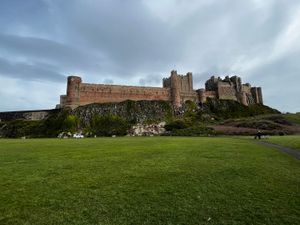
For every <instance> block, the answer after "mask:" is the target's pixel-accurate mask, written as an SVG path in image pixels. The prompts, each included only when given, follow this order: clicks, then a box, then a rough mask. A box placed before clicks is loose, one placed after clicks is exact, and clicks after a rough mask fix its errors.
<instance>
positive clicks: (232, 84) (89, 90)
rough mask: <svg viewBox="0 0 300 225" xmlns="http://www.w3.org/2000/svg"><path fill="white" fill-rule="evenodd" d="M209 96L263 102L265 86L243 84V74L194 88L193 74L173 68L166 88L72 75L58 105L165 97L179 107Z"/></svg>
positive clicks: (164, 98)
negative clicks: (98, 81) (85, 79)
mask: <svg viewBox="0 0 300 225" xmlns="http://www.w3.org/2000/svg"><path fill="white" fill-rule="evenodd" d="M207 98H218V99H230V100H235V101H238V102H240V103H242V104H244V105H249V104H256V103H257V104H262V103H263V100H262V91H261V88H260V87H251V86H250V84H242V82H241V78H240V77H237V76H233V77H230V78H229V77H228V76H227V77H225V79H221V78H220V77H218V78H215V77H211V78H210V79H209V80H208V81H206V83H205V89H198V90H194V89H193V75H192V73H190V72H189V73H187V74H186V75H179V74H177V71H175V70H173V71H171V75H170V77H168V78H164V79H163V87H162V88H159V87H139V86H123V85H106V84H88V83H82V80H81V78H80V77H78V76H69V77H68V83H67V94H66V95H61V96H60V104H59V105H58V107H59V108H64V107H71V108H72V109H74V108H76V107H78V106H81V105H87V104H91V103H107V102H122V101H125V100H133V101H139V100H163V101H170V102H172V105H173V106H174V107H175V108H178V107H180V106H181V105H182V104H183V103H184V102H185V101H187V100H191V101H193V102H195V103H199V102H202V103H203V102H205V101H206V100H207Z"/></svg>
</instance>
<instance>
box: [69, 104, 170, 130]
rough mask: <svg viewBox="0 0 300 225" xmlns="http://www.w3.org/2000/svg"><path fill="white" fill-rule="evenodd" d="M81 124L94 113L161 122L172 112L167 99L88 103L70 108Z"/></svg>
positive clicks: (87, 120)
mask: <svg viewBox="0 0 300 225" xmlns="http://www.w3.org/2000/svg"><path fill="white" fill-rule="evenodd" d="M71 113H72V114H74V115H76V116H77V117H78V118H79V119H80V121H81V123H82V125H84V126H85V125H87V124H89V122H90V121H91V119H92V118H93V117H94V116H95V115H108V114H110V115H115V116H119V117H122V118H124V119H126V120H128V121H130V122H132V123H146V122H148V123H149V122H151V121H153V122H161V121H163V120H165V118H166V117H168V116H171V115H172V114H173V110H172V105H171V103H170V102H167V101H129V100H128V101H124V102H120V103H102V104H98V103H95V104H90V105H85V106H80V107H77V108H76V109H74V110H72V112H71Z"/></svg>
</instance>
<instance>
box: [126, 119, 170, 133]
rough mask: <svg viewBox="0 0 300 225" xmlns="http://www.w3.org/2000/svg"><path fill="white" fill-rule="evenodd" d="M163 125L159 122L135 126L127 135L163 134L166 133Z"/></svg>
mask: <svg viewBox="0 0 300 225" xmlns="http://www.w3.org/2000/svg"><path fill="white" fill-rule="evenodd" d="M165 125H166V123H165V122H161V123H158V124H137V125H135V126H133V127H132V128H131V129H130V130H129V131H128V135H130V136H153V135H160V134H164V133H165V132H166V129H165Z"/></svg>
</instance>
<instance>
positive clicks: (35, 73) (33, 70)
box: [0, 58, 65, 82]
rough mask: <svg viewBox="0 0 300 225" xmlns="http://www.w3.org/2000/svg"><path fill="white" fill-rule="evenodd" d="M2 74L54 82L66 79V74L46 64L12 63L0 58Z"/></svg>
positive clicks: (28, 79)
mask: <svg viewBox="0 0 300 225" xmlns="http://www.w3.org/2000/svg"><path fill="white" fill-rule="evenodd" d="M0 76H4V77H7V76H9V77H10V78H14V79H22V80H26V81H30V80H46V81H52V82H61V81H64V80H65V76H64V75H62V74H60V73H58V72H56V71H52V70H50V69H47V67H46V65H45V64H43V65H39V64H26V63H12V62H9V61H8V60H5V59H3V58H0Z"/></svg>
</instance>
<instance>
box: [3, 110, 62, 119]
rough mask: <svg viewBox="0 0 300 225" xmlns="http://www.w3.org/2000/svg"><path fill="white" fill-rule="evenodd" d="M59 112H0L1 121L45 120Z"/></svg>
mask: <svg viewBox="0 0 300 225" xmlns="http://www.w3.org/2000/svg"><path fill="white" fill-rule="evenodd" d="M58 111H59V110H57V109H50V110H31V111H15V112H13V111H12V112H0V121H13V120H43V119H45V118H47V117H48V116H50V115H53V114H55V113H57V112H58Z"/></svg>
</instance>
